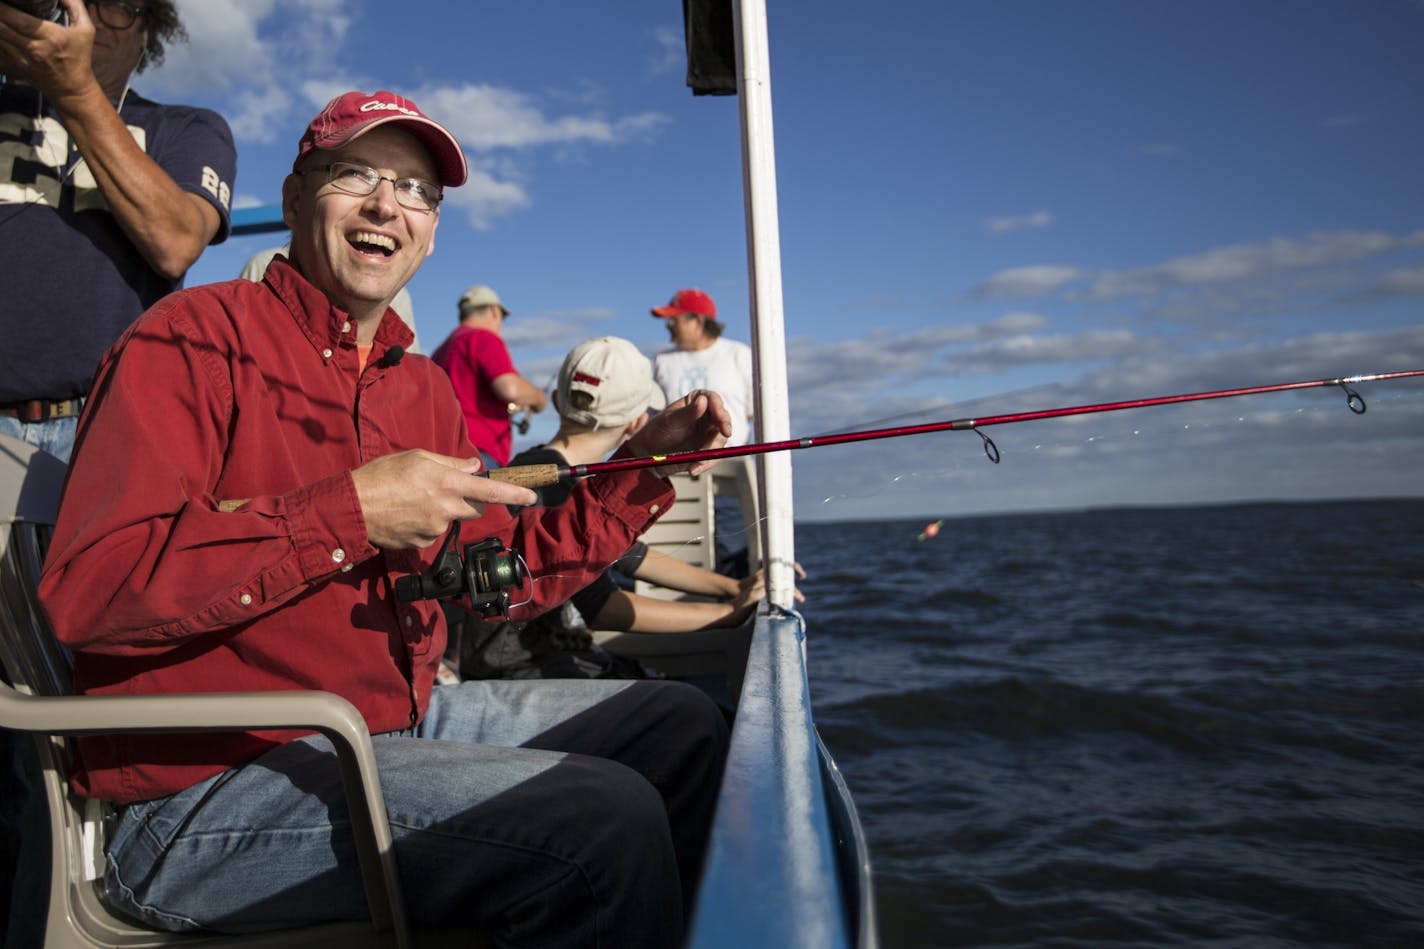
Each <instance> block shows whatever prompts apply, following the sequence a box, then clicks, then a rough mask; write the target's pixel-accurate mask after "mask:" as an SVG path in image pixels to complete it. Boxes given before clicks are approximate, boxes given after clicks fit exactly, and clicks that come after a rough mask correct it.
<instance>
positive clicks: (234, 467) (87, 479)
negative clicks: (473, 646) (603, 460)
mask: <svg viewBox="0 0 1424 949" xmlns="http://www.w3.org/2000/svg"><path fill="white" fill-rule="evenodd" d="M410 341H411V333H410V330H409V329H408V328H407V327H406V326H405V325H404V324H403V323H402V322H401V321H400V319H399V318H398V317H397V316H396V315H395V313H394V312H387V313H386V315H385V317H384V319H383V320H382V322H381V324H380V327H379V328H378V330H377V332H376V337H375V344H374V348H373V350H372V354H371V361H370V363H369V364H368V365H367V367H366V370H365V371H364V372H359V371H358V368H357V352H356V339H355V326H354V324H353V323H351V322H350V321H349V318H348V317H347V314H346V313H345V312H344V311H342V310H340V309H338V308H336V307H334V306H332V304H331V303H330V301H329V300H328V299H327V298H326V296H325V295H324V294H322V293H321V292H320V291H318V290H317V289H316V288H315V287H313V286H312V285H311V284H309V283H307V282H306V280H305V279H304V278H302V277H301V276H300V275H299V274H298V273H297V272H296V270H294V269H293V268H292V267H290V266H289V265H287V264H286V263H285V262H281V261H279V262H277V263H275V264H273V265H272V267H271V269H269V270H268V271H267V276H266V278H265V279H264V281H263V282H262V283H251V282H249V281H245V280H235V281H231V282H227V283H220V284H212V285H208V286H202V287H196V288H193V289H191V290H185V291H181V292H179V293H176V294H173V295H171V296H169V297H167V298H165V299H164V300H163V301H161V302H160V303H159V304H157V305H156V306H154V307H153V308H152V309H151V310H149V312H148V313H146V314H145V315H144V316H143V317H141V318H140V319H139V320H138V321H137V322H136V323H134V324H133V326H132V327H131V328H130V329H129V331H128V332H127V333H126V334H125V335H124V337H123V338H121V339H120V340H119V342H117V343H116V344H115V345H114V347H113V348H112V349H111V350H110V351H109V352H108V353H107V354H106V355H105V357H104V360H103V362H102V363H101V365H100V368H99V374H98V376H97V378H96V380H95V383H94V389H93V393H92V396H91V399H90V402H89V404H88V406H87V407H86V410H85V414H84V417H83V419H82V420H81V425H80V431H79V439H78V443H77V446H76V450H75V456H74V461H73V464H72V466H71V468H70V472H69V478H68V481H67V482H66V484H65V489H64V498H63V502H62V504H61V508H60V515H59V522H58V524H57V525H56V528H55V534H54V539H53V542H52V544H51V547H50V551H49V555H48V558H47V561H46V564H45V570H44V574H43V578H42V580H41V584H40V596H41V599H42V601H43V603H44V606H45V609H46V611H47V612H48V614H49V616H50V619H51V621H52V622H53V624H54V628H55V630H56V632H57V633H58V635H59V638H60V639H61V640H62V641H63V642H64V643H65V644H66V645H68V646H69V647H70V648H71V649H72V650H73V652H74V673H75V685H76V688H77V689H79V690H80V691H82V692H84V693H87V694H96V695H100V694H117V695H140V694H156V693H174V692H230V691H247V690H282V689H322V690H326V691H329V692H335V693H336V694H338V695H341V696H343V697H345V698H346V699H348V700H349V701H350V702H352V703H353V704H354V705H355V706H356V707H357V708H358V709H360V711H361V713H362V715H363V716H364V717H365V719H366V723H367V725H368V726H369V728H370V730H371V731H372V732H385V731H393V730H397V729H402V728H407V727H409V726H410V725H411V724H412V723H414V722H416V721H418V720H419V719H420V717H421V716H422V715H423V714H424V712H425V709H426V706H427V705H428V703H429V700H430V690H431V688H432V685H433V681H434V673H435V669H436V666H437V665H438V663H439V661H440V657H441V654H442V652H443V651H444V648H445V634H446V630H445V620H444V617H443V615H442V613H441V611H440V609H439V607H438V605H437V604H436V603H435V602H433V601H429V600H419V601H415V602H411V603H406V602H400V601H397V600H396V599H395V598H394V595H393V583H394V581H395V579H396V578H398V577H401V576H405V575H409V574H412V573H416V572H418V571H420V570H423V569H425V568H426V567H428V566H429V565H430V563H431V562H432V560H433V559H434V554H435V547H432V548H429V549H425V550H405V551H386V550H379V549H377V548H375V547H373V546H371V544H370V542H369V541H368V540H367V536H366V525H365V520H364V519H363V517H362V514H361V508H360V505H359V504H358V502H357V497H356V490H355V486H354V484H353V482H352V478H351V469H353V468H356V467H358V466H360V465H361V464H363V463H365V462H367V461H370V460H372V459H374V458H378V457H380V456H382V455H387V454H390V453H392V452H396V451H401V450H404V449H408V448H425V449H429V450H430V451H434V452H437V453H440V454H444V455H450V456H454V457H460V458H469V457H473V456H474V448H473V447H472V446H471V445H470V443H469V440H468V439H467V438H466V436H465V432H464V426H463V423H462V420H461V413H460V408H459V406H458V404H457V403H456V401H455V397H454V394H453V392H452V391H451V388H450V383H449V380H448V379H447V378H446V376H445V374H444V373H443V372H442V371H441V370H440V369H439V368H437V367H436V366H435V365H434V364H433V363H431V362H430V361H429V360H428V359H425V358H424V357H421V356H415V355H407V356H405V357H404V358H403V359H401V360H400V361H399V362H398V363H396V364H395V365H393V366H388V365H384V364H383V363H382V362H381V356H382V355H383V354H384V353H385V351H386V350H387V349H389V348H390V347H391V346H397V345H399V346H408V345H409V344H410ZM574 497H575V499H576V503H570V504H566V505H563V506H560V507H557V508H526V509H525V510H524V511H523V512H522V513H521V514H520V515H519V517H518V518H517V519H515V518H512V517H511V516H510V515H509V514H508V512H507V510H506V509H505V508H504V507H503V506H501V505H490V506H489V507H488V508H487V509H486V511H485V515H484V517H482V518H480V519H478V520H471V521H466V522H465V523H464V525H463V527H462V533H461V543H462V544H463V543H470V542H473V541H476V540H479V539H482V538H485V537H498V538H500V540H501V541H503V542H504V543H505V544H507V545H509V546H510V547H512V548H514V549H516V550H518V551H519V552H520V553H521V554H522V555H523V557H524V559H525V561H526V562H527V564H528V567H529V570H530V572H531V574H532V576H533V578H534V579H533V581H532V583H526V586H525V589H524V590H523V591H519V592H516V593H515V594H514V600H515V602H516V603H517V602H519V601H520V600H522V599H524V598H525V597H526V596H531V595H532V598H533V599H532V602H531V603H529V604H528V605H527V606H524V607H520V608H519V609H517V610H516V611H515V614H514V615H515V616H516V617H520V616H524V617H528V616H532V615H535V614H537V613H539V612H542V611H543V610H545V609H548V608H550V607H552V606H555V605H558V604H560V603H562V602H564V601H565V600H567V599H568V598H569V597H570V596H571V595H572V594H573V593H574V592H575V591H577V590H579V589H580V588H582V587H583V586H585V585H586V584H587V583H589V582H590V581H591V580H592V579H594V578H595V577H596V576H598V574H600V573H602V571H603V570H604V569H606V568H607V567H608V565H609V564H611V563H612V562H613V561H614V560H616V559H617V558H618V557H619V556H621V555H622V554H623V553H624V551H626V550H627V549H628V547H629V546H630V545H631V544H632V542H633V541H634V539H636V538H637V536H638V535H639V534H640V533H642V532H643V530H644V529H645V528H646V527H647V526H648V525H649V524H650V523H652V521H653V520H654V519H655V518H656V516H657V513H658V512H659V511H661V510H662V509H663V508H665V507H666V506H667V504H669V503H670V501H671V498H672V489H671V488H670V487H669V486H668V484H667V482H666V481H665V480H663V479H661V478H658V477H657V476H655V475H652V474H651V473H649V472H647V471H638V472H625V473H614V474H610V475H603V476H599V477H597V478H592V479H589V480H587V481H585V482H583V483H582V484H580V485H579V487H578V489H577V491H576V492H575V495H574ZM243 499H248V500H247V503H246V504H245V505H243V506H241V507H240V508H238V509H237V510H236V511H231V512H228V511H224V510H222V509H220V507H219V502H220V501H223V500H243ZM531 590H532V593H531ZM297 734H300V733H299V732H248V733H240V734H202V735H171V736H168V735H102V736H94V737H89V738H84V739H81V740H80V742H79V754H78V767H77V769H76V773H75V775H74V786H75V788H76V789H77V790H78V791H79V792H80V793H82V794H86V795H89V796H94V797H100V798H104V799H106V800H112V801H135V800H145V799H149V798H154V797H159V796H162V795H164V794H169V793H172V792H174V791H177V790H180V789H182V788H185V787H188V786H190V785H192V784H194V783H196V782H197V781H199V780H202V779H203V778H205V777H208V776H209V775H212V774H216V773H218V772H220V771H223V770H226V769H227V768H229V767H232V766H233V765H236V764H239V763H242V762H245V761H249V760H251V759H252V758H254V757H256V756H258V755H260V754H261V753H262V752H264V751H266V750H267V749H269V748H271V747H273V746H274V745H275V744H277V743H280V742H282V741H286V740H290V739H291V738H293V737H295V736H296V735H297Z"/></svg>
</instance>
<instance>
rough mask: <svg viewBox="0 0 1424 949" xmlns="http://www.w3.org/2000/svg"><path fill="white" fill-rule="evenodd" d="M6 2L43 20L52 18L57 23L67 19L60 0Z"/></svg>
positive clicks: (11, 0) (13, 0)
mask: <svg viewBox="0 0 1424 949" xmlns="http://www.w3.org/2000/svg"><path fill="white" fill-rule="evenodd" d="M4 3H5V5H6V6H11V7H14V8H15V9H16V10H23V11H24V12H25V13H28V14H29V15H30V16H33V17H38V18H39V19H41V20H52V21H53V22H55V23H63V22H64V21H65V15H64V9H63V8H62V7H61V6H60V5H59V0H4Z"/></svg>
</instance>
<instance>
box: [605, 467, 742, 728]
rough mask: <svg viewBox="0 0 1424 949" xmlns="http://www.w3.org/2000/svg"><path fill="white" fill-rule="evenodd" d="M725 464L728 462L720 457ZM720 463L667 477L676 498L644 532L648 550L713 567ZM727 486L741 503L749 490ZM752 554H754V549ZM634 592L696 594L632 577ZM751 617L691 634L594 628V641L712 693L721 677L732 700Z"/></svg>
mask: <svg viewBox="0 0 1424 949" xmlns="http://www.w3.org/2000/svg"><path fill="white" fill-rule="evenodd" d="M741 460H742V459H732V460H731V461H732V463H733V467H732V468H731V469H729V470H730V472H731V476H732V478H733V479H736V478H737V477H738V475H740V477H741V479H742V480H743V481H745V478H746V471H747V469H746V468H745V467H744V466H742V465H741V464H739V462H740V461H741ZM723 464H727V463H726V462H724V463H723ZM723 464H719V465H718V467H717V468H716V469H713V472H714V473H713V474H710V475H702V476H700V477H696V478H693V477H691V476H689V475H686V474H679V475H673V476H672V478H671V479H670V480H671V481H672V484H673V487H674V489H675V490H676V491H677V500H676V501H675V502H674V503H673V506H672V508H671V509H670V510H668V511H666V512H665V513H664V514H663V515H662V516H661V517H659V518H658V520H657V521H656V522H655V523H654V524H653V525H652V526H651V527H649V528H648V530H647V531H646V532H644V534H643V536H642V537H640V538H639V539H640V540H641V541H643V543H645V544H647V545H648V547H649V548H650V549H652V550H657V551H659V552H661V553H664V554H666V555H668V556H669V557H675V558H677V559H678V560H681V561H683V562H685V563H689V564H692V565H693V566H695V567H701V568H703V569H704V570H716V569H717V518H716V512H715V510H714V502H715V499H716V495H717V493H718V489H719V487H721V486H722V484H723V483H719V482H718V481H716V480H714V479H715V472H716V471H719V470H721V468H722V467H723ZM725 484H727V485H731V487H730V489H729V490H728V493H735V494H737V496H738V499H739V501H741V502H742V503H743V504H745V503H746V502H745V498H746V497H747V496H748V494H749V492H746V491H742V490H739V489H738V488H737V487H736V484H737V482H736V481H735V480H733V481H730V482H725ZM743 514H744V517H746V520H747V523H748V524H754V523H755V520H756V519H755V515H754V514H752V515H751V516H747V515H748V512H747V511H746V508H745V507H744V508H743ZM752 556H753V557H755V553H752ZM633 591H634V592H635V593H639V594H642V595H644V596H653V597H658V598H659V599H664V600H677V599H696V597H692V596H689V595H688V594H685V593H683V592H682V591H680V590H672V589H669V588H667V587H663V586H659V585H658V584H655V583H650V582H648V581H646V580H637V581H635V582H634V585H633ZM751 631H752V622H751V621H750V620H748V622H746V623H744V624H743V625H742V626H740V627H735V628H722V629H703V630H697V631H695V632H689V633H624V632H616V631H607V630H605V631H595V632H594V634H593V637H594V641H595V642H596V643H598V644H599V645H600V646H603V647H604V648H605V649H608V650H609V651H610V652H616V653H618V654H619V655H621V656H628V657H629V658H632V659H638V660H640V661H642V662H646V663H647V664H648V665H649V666H651V667H653V668H654V669H657V670H658V671H659V672H661V673H663V674H664V675H668V676H672V677H674V678H678V679H689V680H694V681H698V682H699V683H700V684H702V685H703V686H704V687H705V688H707V689H708V691H710V692H712V693H713V694H714V695H717V694H719V693H720V689H718V688H717V687H716V685H715V683H716V682H718V681H719V680H720V681H721V682H724V683H725V685H726V688H727V693H728V694H727V695H726V696H725V700H726V701H728V702H729V703H731V704H733V705H735V703H736V700H737V697H738V696H739V695H740V694H741V689H742V678H743V676H744V674H745V672H746V665H747V652H748V650H749V649H750V647H751Z"/></svg>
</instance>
